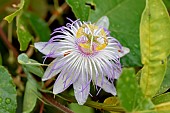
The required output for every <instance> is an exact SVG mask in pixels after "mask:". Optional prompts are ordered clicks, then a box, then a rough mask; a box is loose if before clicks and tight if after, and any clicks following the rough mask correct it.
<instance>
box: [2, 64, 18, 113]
mask: <svg viewBox="0 0 170 113" xmlns="http://www.w3.org/2000/svg"><path fill="white" fill-rule="evenodd" d="M16 107H17V102H16V89H15V85H14V84H13V82H12V77H11V75H10V74H9V73H8V71H7V70H6V69H5V68H4V67H3V66H0V113H15V111H16Z"/></svg>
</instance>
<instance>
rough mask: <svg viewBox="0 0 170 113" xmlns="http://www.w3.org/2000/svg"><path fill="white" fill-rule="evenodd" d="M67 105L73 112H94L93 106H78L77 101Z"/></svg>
mask: <svg viewBox="0 0 170 113" xmlns="http://www.w3.org/2000/svg"><path fill="white" fill-rule="evenodd" d="M68 106H69V108H70V109H71V110H72V111H73V112H74V113H94V110H93V108H91V107H87V106H80V105H78V104H77V103H71V104H69V105H68Z"/></svg>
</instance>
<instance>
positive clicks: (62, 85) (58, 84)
mask: <svg viewBox="0 0 170 113" xmlns="http://www.w3.org/2000/svg"><path fill="white" fill-rule="evenodd" d="M67 76H68V73H67V74H65V75H62V76H58V78H57V80H56V81H55V83H54V87H53V94H58V93H61V92H63V91H64V90H65V89H67V88H68V87H69V86H70V85H71V83H72V82H71V80H72V77H69V78H68V79H67V81H66V82H65V80H66V78H67Z"/></svg>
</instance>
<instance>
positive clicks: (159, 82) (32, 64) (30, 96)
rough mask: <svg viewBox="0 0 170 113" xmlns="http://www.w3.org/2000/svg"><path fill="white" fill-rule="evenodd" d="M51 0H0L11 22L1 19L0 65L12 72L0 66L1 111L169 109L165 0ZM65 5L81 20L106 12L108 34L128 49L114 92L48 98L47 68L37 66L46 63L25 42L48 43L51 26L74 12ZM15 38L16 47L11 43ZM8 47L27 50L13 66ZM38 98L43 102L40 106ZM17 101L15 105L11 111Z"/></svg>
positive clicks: (158, 112)
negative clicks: (83, 100) (44, 78)
mask: <svg viewBox="0 0 170 113" xmlns="http://www.w3.org/2000/svg"><path fill="white" fill-rule="evenodd" d="M53 2H54V3H53ZM53 2H51V1H48V0H16V1H13V0H0V20H1V19H2V18H4V17H5V16H6V17H5V18H4V20H6V21H8V23H11V26H10V27H9V26H8V25H7V23H6V22H5V21H0V38H2V40H1V39H0V65H5V67H7V68H8V70H9V71H10V73H12V75H13V76H12V77H13V79H12V77H11V75H10V74H9V73H8V71H7V70H6V69H5V68H4V67H3V66H0V113H1V112H2V113H15V112H17V113H30V112H32V113H34V112H40V110H43V113H48V112H50V113H53V112H54V113H56V112H57V113H58V112H60V110H61V111H64V112H68V113H72V111H71V110H73V111H74V112H75V113H80V112H81V113H83V112H84V113H94V112H96V111H94V110H95V109H98V112H111V113H170V92H169V89H170V82H169V81H170V57H168V56H169V54H170V46H169V43H170V32H169V30H170V18H169V14H168V11H170V1H169V0H106V1H105V0H66V2H67V3H68V4H66V3H64V4H62V5H60V4H61V3H60V2H59V0H54V1H53ZM62 2H63V1H62ZM17 4H18V5H17ZM12 6H14V7H12ZM68 7H71V9H72V11H73V13H74V15H75V16H76V18H77V19H78V18H79V19H80V20H82V21H91V23H95V22H97V20H98V19H99V18H101V17H102V16H107V17H108V18H109V22H110V25H109V30H110V31H111V36H113V37H115V38H116V39H117V40H118V41H120V43H121V44H122V46H125V47H128V48H130V53H129V54H128V55H126V56H124V57H123V58H121V62H122V65H123V66H122V69H123V72H122V75H121V76H120V78H119V79H118V80H117V81H116V83H115V86H116V90H117V95H116V96H114V97H113V96H110V95H109V94H107V93H106V92H104V91H102V93H100V94H99V95H97V96H96V95H95V94H96V92H95V91H94V90H92V91H91V94H92V96H93V97H91V100H90V99H88V100H87V102H86V103H85V104H84V105H83V106H80V105H78V104H77V101H76V99H75V97H74V95H72V96H71V95H69V94H68V92H69V91H68V90H65V92H63V93H61V94H59V95H56V96H55V98H54V97H53V96H54V95H53V94H52V88H53V84H54V82H55V79H56V78H52V79H50V80H48V81H45V82H42V81H41V78H42V76H43V75H44V69H45V68H46V67H42V66H48V65H45V64H41V63H39V62H38V61H42V56H41V55H40V54H39V53H38V52H35V53H34V51H33V49H34V48H33V47H31V46H30V44H32V43H34V41H35V42H37V41H43V42H45V41H48V40H49V39H50V32H51V30H53V27H54V28H56V27H59V26H61V25H60V22H61V21H63V22H67V21H65V19H63V18H65V17H69V18H71V19H72V17H74V15H72V13H70V12H71V9H70V8H68ZM142 12H143V13H142ZM47 13H48V14H47ZM7 14H10V15H8V16H7ZM15 17H16V19H14V18H15ZM55 19H56V21H55V22H54V21H53V20H55ZM53 22H54V23H53ZM51 23H52V24H51ZM14 24H16V26H14ZM67 25H68V24H67ZM49 26H50V28H52V29H51V30H50V28H49ZM1 29H2V30H1ZM4 37H5V38H4ZM15 38H17V39H18V42H19V45H20V49H19V47H18V46H16V45H17V44H18V43H17V42H16V39H15ZM4 39H6V40H7V41H4ZM1 41H2V42H1ZM4 43H5V44H4ZM15 46H16V47H15ZM12 48H15V49H16V54H18V53H21V51H25V52H26V54H25V53H22V54H20V55H18V59H17V60H18V63H17V64H16V62H15V61H16V60H14V62H15V63H11V62H9V61H8V60H7V59H9V58H8V56H10V58H12V57H14V55H13V53H12V50H13V49H12ZM10 49H11V50H10ZM8 51H10V53H8ZM30 51H31V52H30ZM27 54H28V56H27ZM66 54H67V53H66ZM68 54H69V53H68ZM15 56H16V55H15ZM29 57H30V58H29ZM13 59H16V58H15V57H14V58H13ZM51 60H53V59H48V60H47V62H48V61H51ZM99 63H100V62H99ZM74 64H75V63H74ZM88 64H90V63H88ZM15 65H16V66H15ZM56 65H58V64H56ZM69 65H70V66H71V64H69ZM77 65H78V64H77ZM108 65H109V63H108ZM11 67H12V68H11ZM21 67H22V69H21ZM124 67H128V68H124ZM43 68H44V69H43ZM102 68H103V67H102ZM76 69H77V70H78V68H76ZM92 69H94V67H93V66H92ZM138 70H139V71H138ZM73 73H74V72H73ZM89 73H90V72H89ZM70 75H71V74H70ZM13 81H14V83H15V84H16V86H17V91H16V89H15V86H14V84H13ZM90 85H91V84H90ZM24 87H25V88H24ZM59 87H60V86H59ZM70 88H72V86H71V87H70ZM91 89H92V88H91ZM16 94H18V95H17V96H22V97H21V98H23V97H24V98H23V101H22V102H21V101H20V100H19V101H18V103H17V101H16ZM105 95H106V96H105ZM108 96H110V97H108ZM148 97H149V98H148ZM89 98H90V96H89ZM38 99H40V101H42V102H44V103H45V104H42V102H41V104H39V102H40V101H37V100H38ZM103 100H104V102H103ZM20 102H21V103H20ZM100 102H101V103H100ZM60 103H61V104H60ZM17 104H18V106H19V107H18V108H17V111H16V107H17ZM47 104H48V105H50V107H49V106H48V105H47ZM62 104H63V105H62ZM21 106H22V107H21ZM65 106H67V107H68V108H66V107H65ZM87 106H88V107H87ZM53 108H54V109H53ZM18 109H20V111H18ZM69 109H71V110H69ZM22 110H23V111H22ZM36 110H37V111H36ZM100 110H101V111H100Z"/></svg>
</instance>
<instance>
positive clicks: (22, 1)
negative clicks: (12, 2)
mask: <svg viewBox="0 0 170 113" xmlns="http://www.w3.org/2000/svg"><path fill="white" fill-rule="evenodd" d="M24 3H25V0H21V2H20V4H18V7H19V9H18V10H16V11H15V12H14V13H12V14H10V15H8V16H6V17H5V18H4V19H5V20H7V21H8V23H11V21H12V20H13V18H14V17H15V16H17V15H18V14H19V13H20V12H21V11H22V8H23V7H24Z"/></svg>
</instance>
